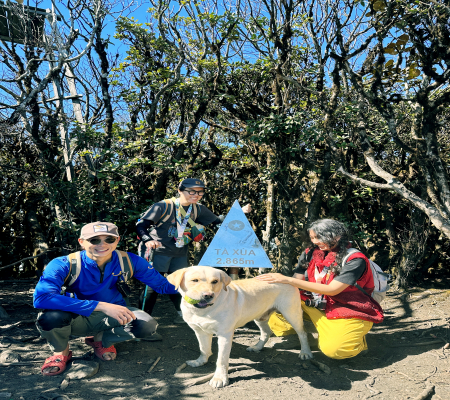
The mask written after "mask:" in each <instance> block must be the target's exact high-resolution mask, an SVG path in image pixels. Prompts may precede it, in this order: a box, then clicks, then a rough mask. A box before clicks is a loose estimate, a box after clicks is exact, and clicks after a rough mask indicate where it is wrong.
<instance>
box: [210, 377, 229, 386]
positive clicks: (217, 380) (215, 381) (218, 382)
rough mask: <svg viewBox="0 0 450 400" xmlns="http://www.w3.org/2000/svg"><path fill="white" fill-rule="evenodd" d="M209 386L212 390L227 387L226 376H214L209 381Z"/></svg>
mask: <svg viewBox="0 0 450 400" xmlns="http://www.w3.org/2000/svg"><path fill="white" fill-rule="evenodd" d="M209 385H210V386H212V387H213V388H221V387H224V386H227V385H228V376H216V375H214V376H213V377H212V379H211V380H210V381H209Z"/></svg>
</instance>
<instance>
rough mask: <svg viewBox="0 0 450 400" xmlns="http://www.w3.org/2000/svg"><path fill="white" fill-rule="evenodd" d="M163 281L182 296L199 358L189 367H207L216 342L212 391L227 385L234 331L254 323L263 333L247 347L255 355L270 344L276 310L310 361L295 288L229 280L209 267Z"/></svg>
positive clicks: (180, 271)
mask: <svg viewBox="0 0 450 400" xmlns="http://www.w3.org/2000/svg"><path fill="white" fill-rule="evenodd" d="M167 279H168V280H169V282H170V283H172V284H173V285H175V287H176V288H177V289H178V291H179V292H180V293H181V295H182V296H183V301H182V303H181V310H182V312H183V319H184V320H185V321H186V322H187V323H188V324H189V326H190V327H191V328H192V329H193V330H194V332H195V334H196V336H197V339H198V342H199V345H200V357H199V358H197V359H196V360H191V361H186V363H187V364H188V365H190V366H191V367H199V366H201V365H204V364H206V362H207V361H208V358H209V356H211V354H212V352H211V343H212V337H213V335H216V336H217V338H218V346H219V354H218V356H217V364H216V371H215V373H214V376H213V378H212V379H211V381H210V382H209V384H210V385H211V386H212V387H216V388H219V387H223V386H226V385H228V362H229V357H230V351H231V344H232V341H233V335H234V330H235V329H236V328H238V327H240V326H243V325H245V324H246V323H247V322H249V321H251V320H254V321H255V323H256V324H257V325H258V327H259V328H260V330H261V336H260V339H259V342H258V343H256V344H255V345H254V346H251V347H249V348H247V350H248V351H255V352H259V351H260V350H262V348H263V347H264V345H265V344H266V343H267V341H268V340H269V337H270V334H271V330H270V328H269V324H268V320H269V317H270V315H271V314H272V313H273V312H274V311H279V312H280V313H282V314H283V316H284V317H285V318H286V319H287V320H288V321H289V323H290V324H291V325H292V326H293V327H294V329H295V331H296V332H297V334H298V338H299V339H300V344H301V352H300V356H299V357H300V358H301V359H302V360H306V359H308V358H312V353H311V350H310V348H309V344H308V340H307V336H306V333H305V332H304V331H303V318H302V308H301V301H300V296H299V293H298V289H296V288H294V287H293V286H290V285H284V284H279V283H276V284H268V283H266V282H262V281H259V280H256V279H245V280H240V281H231V278H230V277H229V276H228V275H227V274H226V273H225V272H224V271H222V270H220V269H215V268H212V267H201V266H197V267H190V268H184V269H180V270H178V271H176V272H174V273H172V274H170V275H169V276H168V277H167Z"/></svg>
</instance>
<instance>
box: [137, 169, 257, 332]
mask: <svg viewBox="0 0 450 400" xmlns="http://www.w3.org/2000/svg"><path fill="white" fill-rule="evenodd" d="M205 193H206V186H205V183H204V182H203V181H202V180H200V179H197V178H188V179H184V180H183V181H181V183H180V185H179V186H178V194H179V197H178V198H176V199H171V200H163V201H160V202H158V203H155V204H153V205H152V206H151V207H150V208H149V209H148V210H147V211H146V212H145V213H144V214H143V215H142V216H141V219H140V220H139V221H138V223H137V225H136V230H137V234H138V236H139V238H140V240H141V243H140V244H139V255H140V256H141V257H144V254H145V252H146V251H148V250H150V249H154V251H155V253H154V257H153V267H154V268H155V269H156V270H157V271H158V272H159V273H160V274H162V275H164V274H165V273H169V274H170V273H172V272H174V271H177V270H179V269H182V268H187V267H188V247H187V244H188V243H189V240H191V239H193V240H202V239H203V237H204V235H203V233H204V225H210V224H213V225H216V224H221V223H222V222H223V220H224V216H223V215H221V216H217V215H215V214H214V213H213V212H211V211H210V210H209V209H208V208H207V207H205V206H203V205H201V204H197V203H198V201H199V200H200V199H201V198H202V197H203V196H204V195H205ZM194 207H196V209H194ZM242 210H243V211H244V213H248V212H250V211H251V206H250V204H247V205H246V206H244V207H243V208H242ZM194 214H196V217H195V218H194ZM194 219H195V223H194ZM197 224H200V225H197ZM193 225H194V226H193ZM188 232H189V235H187V234H186V233H188ZM188 237H189V239H188ZM157 297H158V293H156V292H152V293H151V294H150V296H149V298H148V299H147V300H146V303H145V304H146V310H147V311H148V312H149V313H150V314H151V313H152V312H153V308H154V306H155V304H156V299H157ZM169 297H170V299H171V301H172V303H173V304H174V306H175V309H176V310H177V313H178V316H177V317H176V318H175V320H174V322H175V323H184V320H183V318H182V313H181V308H180V304H181V295H180V294H179V293H177V294H173V295H170V296H169Z"/></svg>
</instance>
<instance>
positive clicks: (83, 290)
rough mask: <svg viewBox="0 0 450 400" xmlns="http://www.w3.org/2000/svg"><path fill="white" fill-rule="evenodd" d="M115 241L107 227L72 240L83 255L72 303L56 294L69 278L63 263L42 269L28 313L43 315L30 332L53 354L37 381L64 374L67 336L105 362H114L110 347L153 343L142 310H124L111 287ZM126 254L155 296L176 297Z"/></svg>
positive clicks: (115, 278) (92, 227) (115, 277)
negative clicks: (80, 341)
mask: <svg viewBox="0 0 450 400" xmlns="http://www.w3.org/2000/svg"><path fill="white" fill-rule="evenodd" d="M119 240H120V236H119V233H118V229H117V226H116V225H114V224H112V223H110V222H93V223H90V224H87V225H85V226H83V228H82V229H81V234H80V238H79V239H78V242H79V243H80V245H81V247H82V248H83V249H84V251H81V252H80V261H81V268H80V270H79V276H78V277H77V278H76V280H75V281H74V282H73V283H72V284H71V285H70V292H72V293H73V295H74V296H73V297H70V296H68V295H67V294H66V295H63V294H61V289H62V287H63V286H64V285H65V282H66V280H67V277H68V276H69V274H70V273H71V266H70V262H69V259H68V257H66V256H64V257H58V258H55V259H54V260H52V261H51V262H50V263H49V264H48V265H47V267H46V268H45V270H44V272H43V274H42V277H41V279H40V280H39V282H38V284H37V286H36V290H35V292H34V296H33V301H34V307H35V308H40V309H43V310H42V312H40V313H39V315H38V319H37V322H36V326H37V328H38V330H39V331H40V333H41V336H42V337H44V338H45V339H46V340H47V342H48V344H49V346H50V348H51V350H52V351H53V353H54V354H53V356H51V357H49V358H47V359H46V360H45V362H44V365H43V366H42V369H41V371H42V374H43V375H58V374H60V373H62V372H63V371H64V370H65V369H66V364H67V362H68V361H70V359H71V358H72V351H70V350H69V338H70V336H71V335H73V336H86V339H85V343H86V344H88V345H89V346H91V347H93V348H94V352H95V355H96V356H97V357H99V358H101V359H102V360H105V361H112V360H114V359H115V358H116V354H117V352H116V349H115V347H114V344H115V343H119V342H124V341H127V340H132V339H135V338H141V339H147V340H152V339H153V338H154V337H155V336H154V334H155V332H156V327H157V323H156V321H155V320H154V319H153V318H152V317H151V316H150V315H149V314H147V313H146V312H144V311H142V310H139V309H137V308H134V307H127V306H126V303H125V300H124V297H123V295H122V294H121V291H120V290H119V289H118V287H117V283H118V282H120V281H123V278H122V274H121V273H122V269H121V267H120V262H119V256H118V254H117V252H116V251H115V250H116V247H117V244H118V243H119ZM127 254H128V257H129V259H130V260H131V264H132V268H133V271H134V274H133V276H134V277H135V278H137V279H138V280H140V281H141V282H143V283H145V284H146V285H148V286H150V287H151V288H152V289H153V290H155V291H156V292H158V293H164V294H175V293H177V291H176V289H175V287H174V286H173V285H172V284H170V283H169V282H168V281H167V279H166V278H164V277H163V276H162V275H161V274H159V273H158V272H157V271H156V270H155V269H153V268H152V267H151V265H150V264H149V263H148V262H147V261H146V260H145V259H143V258H141V257H139V256H137V255H135V254H132V253H127ZM89 335H92V336H91V337H89ZM156 335H157V334H156ZM152 336H153V338H152Z"/></svg>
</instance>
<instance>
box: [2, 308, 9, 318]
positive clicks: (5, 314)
mask: <svg viewBox="0 0 450 400" xmlns="http://www.w3.org/2000/svg"><path fill="white" fill-rule="evenodd" d="M0 318H3V319H6V318H9V315H8V313H7V312H6V310H5V309H4V308H3V307H2V306H0Z"/></svg>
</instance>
